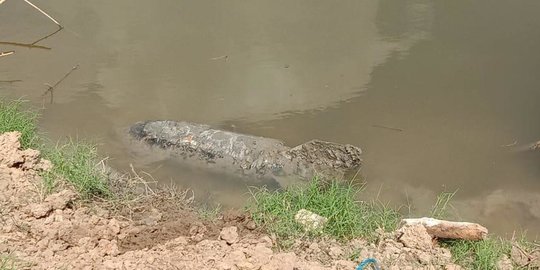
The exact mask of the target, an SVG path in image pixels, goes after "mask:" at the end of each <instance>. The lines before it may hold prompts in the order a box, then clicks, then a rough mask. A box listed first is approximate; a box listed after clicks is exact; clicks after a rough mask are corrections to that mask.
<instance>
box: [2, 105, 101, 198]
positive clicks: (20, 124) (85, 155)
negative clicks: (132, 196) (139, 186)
mask: <svg viewBox="0 0 540 270" xmlns="http://www.w3.org/2000/svg"><path fill="white" fill-rule="evenodd" d="M22 105H23V102H22V101H20V100H16V101H5V100H2V99H0V134H2V133H4V132H9V131H19V132H21V134H22V136H21V146H22V147H23V148H24V149H26V148H30V147H31V148H34V149H37V150H40V151H41V153H42V157H43V158H45V159H48V160H50V161H51V162H52V164H53V169H52V171H50V172H47V173H44V175H43V178H44V186H45V189H46V190H47V191H48V192H52V191H53V190H54V189H55V188H56V187H57V186H59V185H60V184H61V183H63V182H62V181H66V182H67V183H69V184H72V185H73V186H74V187H75V188H76V189H77V190H78V191H79V193H80V194H81V196H82V197H84V198H89V197H91V196H108V195H109V194H110V191H109V187H108V183H107V176H106V174H105V173H104V172H103V170H101V169H100V168H98V166H97V164H98V160H97V153H96V148H95V146H94V145H92V144H89V143H85V142H78V141H69V142H68V143H66V144H64V145H60V146H59V145H57V146H55V147H52V146H50V144H45V143H44V142H43V140H41V139H40V136H39V134H38V132H37V127H36V120H37V117H38V114H37V113H36V112H33V111H31V110H28V109H25V108H23V106H22Z"/></svg>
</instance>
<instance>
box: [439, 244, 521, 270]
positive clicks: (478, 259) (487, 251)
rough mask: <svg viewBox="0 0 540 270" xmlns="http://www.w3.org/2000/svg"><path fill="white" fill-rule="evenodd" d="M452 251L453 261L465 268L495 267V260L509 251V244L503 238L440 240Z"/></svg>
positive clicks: (487, 268)
mask: <svg viewBox="0 0 540 270" xmlns="http://www.w3.org/2000/svg"><path fill="white" fill-rule="evenodd" d="M442 245H443V247H446V248H448V249H449V250H450V252H452V257H453V259H454V262H455V263H457V264H459V265H461V266H463V267H465V268H466V269H485V270H491V269H497V262H498V261H499V260H500V259H501V257H502V256H503V255H504V254H509V253H510V248H511V245H510V243H509V242H508V241H504V240H503V239H499V238H497V239H495V238H488V239H486V240H482V241H466V240H446V241H444V242H442Z"/></svg>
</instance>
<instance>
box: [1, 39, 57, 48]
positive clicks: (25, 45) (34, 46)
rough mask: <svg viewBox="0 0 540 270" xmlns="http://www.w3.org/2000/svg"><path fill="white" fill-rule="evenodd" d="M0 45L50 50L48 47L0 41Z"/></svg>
mask: <svg viewBox="0 0 540 270" xmlns="http://www.w3.org/2000/svg"><path fill="white" fill-rule="evenodd" d="M0 45H11V46H19V47H26V48H36V49H44V50H50V49H51V48H50V47H45V46H41V45H35V44H27V43H20V42H10V41H0Z"/></svg>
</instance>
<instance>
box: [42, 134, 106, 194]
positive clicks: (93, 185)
mask: <svg viewBox="0 0 540 270" xmlns="http://www.w3.org/2000/svg"><path fill="white" fill-rule="evenodd" d="M43 154H44V156H45V157H46V158H47V159H49V160H50V161H51V162H52V163H53V169H52V170H51V171H49V172H47V173H45V174H44V175H43V176H44V182H45V187H46V189H47V190H48V191H52V190H54V188H55V187H57V186H58V185H60V184H62V181H67V182H68V183H70V184H71V185H73V187H75V189H76V190H77V191H78V192H79V194H81V195H82V196H83V197H85V198H89V197H91V196H109V195H111V193H110V190H109V186H108V183H107V176H106V174H105V172H104V171H103V169H102V168H99V166H98V159H97V157H98V155H97V151H96V147H95V145H93V144H90V143H87V142H82V141H69V142H67V143H65V144H63V145H56V146H55V147H49V148H48V149H45V150H44V151H43Z"/></svg>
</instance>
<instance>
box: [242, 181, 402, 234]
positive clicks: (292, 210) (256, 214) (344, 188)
mask: <svg viewBox="0 0 540 270" xmlns="http://www.w3.org/2000/svg"><path fill="white" fill-rule="evenodd" d="M360 191H362V188H361V187H357V186H355V185H353V184H352V183H340V182H338V181H330V182H325V183H324V184H323V182H322V181H320V180H319V179H317V178H315V179H313V180H312V181H311V182H310V183H309V184H308V185H307V187H300V186H293V187H290V188H287V189H285V190H282V191H269V190H267V189H265V188H263V189H259V190H256V191H255V192H252V199H251V200H250V202H249V204H248V211H249V212H250V213H251V214H252V217H253V220H254V221H255V222H256V223H258V224H259V225H263V226H265V227H266V228H267V229H268V230H269V231H270V232H272V233H275V234H276V235H277V236H278V237H279V238H280V240H282V241H283V243H286V242H288V241H289V240H291V239H294V238H298V237H304V236H308V237H309V236H317V235H320V234H322V235H326V236H332V237H335V238H338V239H341V240H345V239H350V238H354V237H366V238H371V239H372V237H374V236H375V230H376V229H378V228H382V229H384V230H387V231H390V230H394V229H395V228H396V226H397V224H398V222H399V219H400V215H399V213H398V212H397V211H395V210H393V209H390V208H389V207H387V206H386V205H384V204H381V203H378V202H362V201H357V200H356V197H357V195H359V192H360ZM300 209H307V210H309V211H312V212H314V213H317V214H319V215H321V216H324V217H327V218H328V223H327V224H326V226H325V227H324V229H323V231H322V232H319V233H315V232H311V233H306V232H304V230H303V229H302V228H301V227H300V226H299V225H298V224H297V223H296V222H295V220H294V216H295V214H296V213H297V212H298V210H300Z"/></svg>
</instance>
